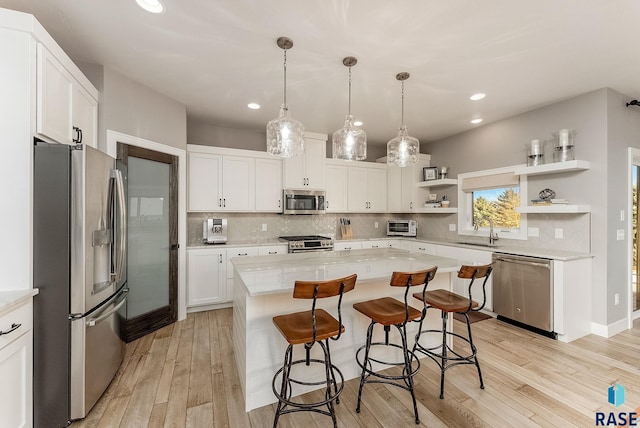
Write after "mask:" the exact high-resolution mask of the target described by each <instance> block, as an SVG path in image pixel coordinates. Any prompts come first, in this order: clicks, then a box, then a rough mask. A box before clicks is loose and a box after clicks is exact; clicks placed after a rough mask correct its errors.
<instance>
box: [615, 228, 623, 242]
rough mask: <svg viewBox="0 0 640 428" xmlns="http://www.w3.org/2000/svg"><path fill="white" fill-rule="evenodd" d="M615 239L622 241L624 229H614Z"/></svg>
mask: <svg viewBox="0 0 640 428" xmlns="http://www.w3.org/2000/svg"><path fill="white" fill-rule="evenodd" d="M616 239H617V240H618V241H624V229H618V230H616Z"/></svg>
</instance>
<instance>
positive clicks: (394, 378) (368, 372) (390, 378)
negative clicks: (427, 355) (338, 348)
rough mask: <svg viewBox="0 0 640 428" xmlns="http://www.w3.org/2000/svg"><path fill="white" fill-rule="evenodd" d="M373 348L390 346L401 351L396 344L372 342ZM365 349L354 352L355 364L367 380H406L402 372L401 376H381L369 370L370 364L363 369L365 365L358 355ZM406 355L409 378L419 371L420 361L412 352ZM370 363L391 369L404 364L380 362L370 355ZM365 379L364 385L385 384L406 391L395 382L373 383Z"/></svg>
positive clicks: (364, 347)
mask: <svg viewBox="0 0 640 428" xmlns="http://www.w3.org/2000/svg"><path fill="white" fill-rule="evenodd" d="M374 346H385V347H388V346H391V347H394V348H398V349H400V350H402V345H398V344H396V343H385V342H374V343H372V344H371V346H370V349H371V348H373V347H374ZM365 349H366V345H362V346H361V347H360V348H359V349H358V350H357V351H356V362H357V363H358V365H359V366H360V368H361V369H363V370H364V372H365V373H366V378H368V377H369V376H375V377H377V378H380V379H385V380H387V381H393V380H406V379H407V375H406V374H404V370H403V374H401V375H387V374H383V373H380V372H376V371H373V369H372V368H371V364H369V366H368V367H365V365H364V363H363V361H362V358H361V356H360V353H361V352H362V351H364V350H365ZM407 353H408V354H409V356H410V359H411V373H410V376H411V377H413V376H415V375H416V374H417V373H418V371H419V370H420V360H419V359H418V356H417V355H416V354H415V353H414V352H413V351H410V350H407ZM372 361H373V362H376V363H378V364H384V365H387V366H391V367H394V366H397V367H400V366H404V364H405V363H404V361H398V362H392V361H382V360H378V359H375V358H372V357H371V355H369V362H370V363H371V362H372ZM414 363H415V367H414ZM366 378H365V383H386V384H389V385H396V386H400V387H401V388H404V389H407V388H406V387H405V385H400V384H397V383H396V382H385V381H373V380H367V379H366Z"/></svg>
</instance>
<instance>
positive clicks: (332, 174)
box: [325, 161, 349, 213]
mask: <svg viewBox="0 0 640 428" xmlns="http://www.w3.org/2000/svg"><path fill="white" fill-rule="evenodd" d="M331 162H333V161H328V162H327V167H326V171H327V197H326V199H325V207H326V210H327V212H334V213H344V212H347V201H348V195H347V182H348V180H349V168H348V167H347V166H346V165H336V164H334V163H331Z"/></svg>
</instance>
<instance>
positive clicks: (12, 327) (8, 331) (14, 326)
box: [0, 323, 22, 336]
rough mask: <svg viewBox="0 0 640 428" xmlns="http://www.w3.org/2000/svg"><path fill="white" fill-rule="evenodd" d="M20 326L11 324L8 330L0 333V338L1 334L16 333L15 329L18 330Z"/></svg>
mask: <svg viewBox="0 0 640 428" xmlns="http://www.w3.org/2000/svg"><path fill="white" fill-rule="evenodd" d="M21 325H22V324H16V323H13V324H11V328H10V329H9V330H4V331H0V336H2V335H3V334H9V333H11V332H12V331H16V330H17V329H19V328H20V326H21Z"/></svg>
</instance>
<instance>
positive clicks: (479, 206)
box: [472, 187, 520, 229]
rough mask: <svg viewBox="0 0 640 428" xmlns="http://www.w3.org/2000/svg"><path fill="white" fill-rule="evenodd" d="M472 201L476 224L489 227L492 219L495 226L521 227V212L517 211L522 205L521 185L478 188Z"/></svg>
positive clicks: (504, 227) (505, 227)
mask: <svg viewBox="0 0 640 428" xmlns="http://www.w3.org/2000/svg"><path fill="white" fill-rule="evenodd" d="M472 201H473V207H472V209H473V224H474V225H477V226H478V227H489V220H491V222H493V227H495V228H500V229H519V228H520V213H518V212H517V211H516V207H518V206H520V188H519V187H501V188H495V189H487V190H476V191H474V192H473V199H472Z"/></svg>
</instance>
